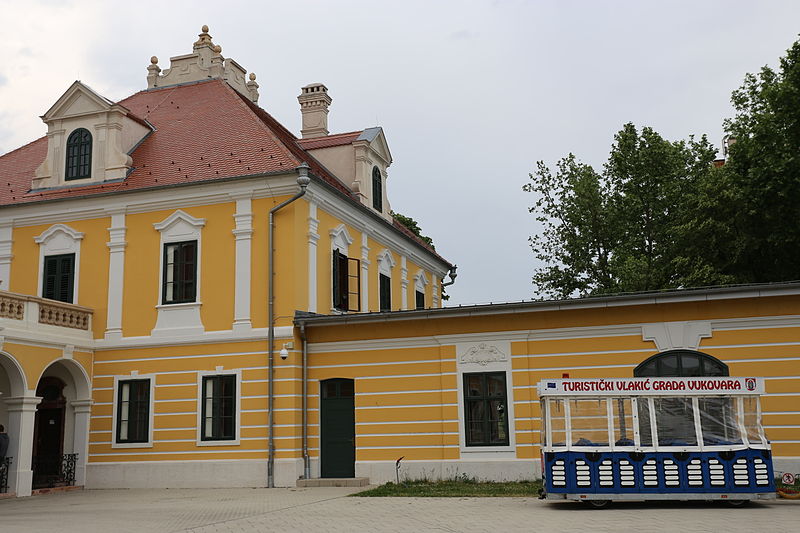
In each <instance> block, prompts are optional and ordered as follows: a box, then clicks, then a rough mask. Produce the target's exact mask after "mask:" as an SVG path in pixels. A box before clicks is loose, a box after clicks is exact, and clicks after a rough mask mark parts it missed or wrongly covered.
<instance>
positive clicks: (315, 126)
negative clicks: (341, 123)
mask: <svg viewBox="0 0 800 533" xmlns="http://www.w3.org/2000/svg"><path fill="white" fill-rule="evenodd" d="M297 101H298V102H300V113H301V114H302V115H303V125H302V129H301V130H300V133H301V134H302V136H303V139H310V138H313V137H324V136H326V135H328V106H329V105H331V97H330V96H328V88H327V87H325V85H323V84H321V83H312V84H310V85H306V86H305V87H303V88H302V89H301V94H300V96H298V97H297Z"/></svg>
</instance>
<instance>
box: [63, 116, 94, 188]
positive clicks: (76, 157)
mask: <svg viewBox="0 0 800 533" xmlns="http://www.w3.org/2000/svg"><path fill="white" fill-rule="evenodd" d="M91 175H92V134H91V133H89V130H87V129H85V128H78V129H77V130H75V131H73V132H72V133H70V134H69V137H68V138H67V167H66V173H65V175H64V179H65V180H79V179H83V178H89V177H91Z"/></svg>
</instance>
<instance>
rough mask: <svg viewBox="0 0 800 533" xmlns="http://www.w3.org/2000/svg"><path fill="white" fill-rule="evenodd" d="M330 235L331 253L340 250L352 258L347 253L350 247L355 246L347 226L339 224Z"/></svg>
mask: <svg viewBox="0 0 800 533" xmlns="http://www.w3.org/2000/svg"><path fill="white" fill-rule="evenodd" d="M328 233H329V235H330V236H331V252H332V251H334V250H339V251H340V252H342V253H343V254H345V255H347V257H350V256H349V255H348V253H347V251H348V249H349V248H350V245H351V244H353V237H351V236H350V232H349V231H347V226H345V225H344V224H339V225H338V226H336V228H334V229H332V230H330V231H329V232H328Z"/></svg>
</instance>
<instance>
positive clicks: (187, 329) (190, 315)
mask: <svg viewBox="0 0 800 533" xmlns="http://www.w3.org/2000/svg"><path fill="white" fill-rule="evenodd" d="M205 224H206V220H205V219H203V218H195V217H193V216H191V215H189V214H188V213H185V212H184V211H182V210H180V209H178V210H176V211H175V212H173V213H172V214H171V215H169V216H168V217H167V218H165V219H164V220H162V221H161V222H157V223H155V224H153V227H154V228H155V229H156V231H158V232H159V233H161V243H160V245H159V249H158V258H159V259H158V288H157V290H158V302H159V305H157V306H156V309H157V310H158V317H157V318H156V326H155V328H153V330H152V331H151V332H150V335H152V336H153V337H159V336H161V337H163V336H167V337H173V336H183V335H194V334H201V333H203V332H204V331H205V328H204V327H203V322H202V320H201V318H200V306H201V305H202V303H201V298H202V294H201V287H202V280H203V277H202V270H203V269H202V263H203V260H202V259H203V253H202V252H203V244H202V239H201V231H202V229H203V227H204V226H205ZM184 241H197V273H196V283H195V301H194V302H186V303H177V304H165V303H164V302H163V300H162V298H163V290H162V288H163V286H164V246H165V245H166V244H170V243H175V242H184Z"/></svg>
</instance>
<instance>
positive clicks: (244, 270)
mask: <svg viewBox="0 0 800 533" xmlns="http://www.w3.org/2000/svg"><path fill="white" fill-rule="evenodd" d="M234 199H235V200H236V214H235V215H233V219H234V220H235V221H236V228H235V229H234V230H233V235H234V238H235V239H236V252H235V256H236V266H235V268H236V280H235V291H234V304H233V331H249V330H251V329H252V327H253V324H252V322H251V320H250V279H251V276H252V273H251V271H252V243H253V201H252V197H251V195H249V194H248V195H244V196H236V197H234Z"/></svg>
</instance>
